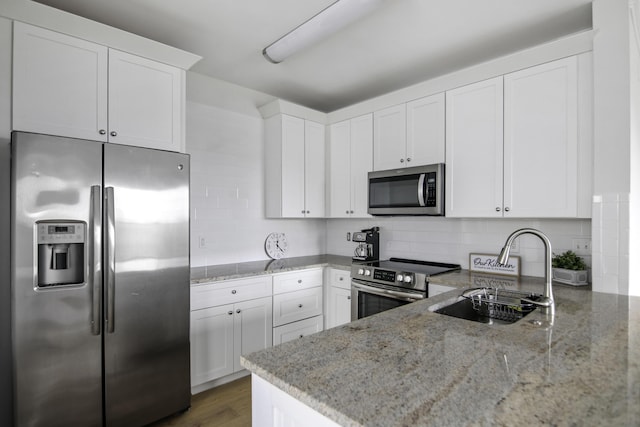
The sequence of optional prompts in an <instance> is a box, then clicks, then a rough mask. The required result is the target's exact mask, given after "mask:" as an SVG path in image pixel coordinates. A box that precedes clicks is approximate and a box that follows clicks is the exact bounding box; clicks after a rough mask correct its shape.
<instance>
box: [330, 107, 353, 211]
mask: <svg viewBox="0 0 640 427" xmlns="http://www.w3.org/2000/svg"><path fill="white" fill-rule="evenodd" d="M350 135H351V121H349V120H345V121H344V122H340V123H335V124H333V125H331V127H330V128H329V177H328V181H329V191H328V202H329V206H328V214H329V217H330V218H346V217H349V216H350V211H351V136H350Z"/></svg>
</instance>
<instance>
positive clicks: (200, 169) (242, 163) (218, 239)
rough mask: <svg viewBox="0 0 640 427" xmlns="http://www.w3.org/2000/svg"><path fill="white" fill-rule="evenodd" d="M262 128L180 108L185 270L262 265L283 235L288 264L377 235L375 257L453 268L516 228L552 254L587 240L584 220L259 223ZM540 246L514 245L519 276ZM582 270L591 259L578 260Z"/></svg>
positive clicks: (255, 120) (530, 267) (537, 269)
mask: <svg viewBox="0 0 640 427" xmlns="http://www.w3.org/2000/svg"><path fill="white" fill-rule="evenodd" d="M263 132H264V131H263V121H262V119H261V118H259V117H253V116H247V115H243V114H238V113H234V112H231V111H229V110H225V109H221V108H217V107H211V106H207V105H204V104H199V103H195V102H187V152H188V153H190V154H191V265H192V266H203V265H213V264H228V263H236V262H244V261H253V260H261V259H266V254H265V252H264V239H265V237H266V236H267V234H268V233H270V232H272V231H281V232H284V233H286V235H287V237H288V241H289V254H288V256H305V255H315V254H322V253H331V254H336V255H347V256H351V255H352V254H353V250H354V248H355V244H354V243H352V242H349V241H347V240H346V235H347V232H353V231H359V230H361V229H364V228H369V227H372V226H379V227H380V229H381V238H380V240H381V246H382V247H381V256H382V257H383V258H388V257H402V258H411V259H422V260H429V261H441V262H454V263H459V264H462V266H463V267H464V268H467V267H468V264H469V253H470V252H476V253H496V254H497V253H498V252H499V251H500V248H501V247H502V245H503V244H504V241H505V240H506V238H507V236H508V235H509V233H511V232H512V231H514V230H516V229H517V228H522V227H533V228H537V229H539V230H541V231H543V232H544V233H546V234H547V235H548V236H549V238H550V240H551V243H552V245H553V250H554V252H556V253H559V252H562V251H564V250H567V249H570V248H571V245H572V242H573V239H576V238H590V237H591V221H590V220H551V219H548V220H547V219H545V220H512V219H454V218H441V217H394V218H384V217H377V218H370V219H327V220H325V219H267V218H265V217H264V194H265V192H264V161H263V159H264V146H263ZM542 248H543V246H542V243H541V242H540V241H539V239H538V238H536V237H534V236H522V237H520V238H519V239H518V251H517V252H513V255H517V256H520V257H521V258H522V262H521V264H522V274H526V275H534V276H542V275H543V274H544V251H543V249H542ZM585 260H586V261H587V263H589V264H590V262H591V257H590V256H587V257H585Z"/></svg>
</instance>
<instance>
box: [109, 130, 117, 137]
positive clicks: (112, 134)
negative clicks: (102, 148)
mask: <svg viewBox="0 0 640 427" xmlns="http://www.w3.org/2000/svg"><path fill="white" fill-rule="evenodd" d="M109 135H111V136H118V132H116V131H115V130H112V131H111V132H110V133H109Z"/></svg>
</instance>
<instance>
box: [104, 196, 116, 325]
mask: <svg viewBox="0 0 640 427" xmlns="http://www.w3.org/2000/svg"><path fill="white" fill-rule="evenodd" d="M113 203H114V199H113V187H107V188H105V211H106V227H105V247H104V249H105V263H106V266H105V268H106V277H105V279H106V281H107V290H106V299H107V309H106V311H107V313H106V317H105V322H106V327H107V332H109V333H113V332H114V331H115V323H114V321H115V319H114V314H115V291H116V274H115V273H116V257H115V253H114V251H115V242H116V227H115V218H114V206H113Z"/></svg>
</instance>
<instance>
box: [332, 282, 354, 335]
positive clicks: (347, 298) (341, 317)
mask: <svg viewBox="0 0 640 427" xmlns="http://www.w3.org/2000/svg"><path fill="white" fill-rule="evenodd" d="M350 321H351V290H350V289H344V288H339V287H337V286H331V287H329V301H327V328H333V327H334V326H339V325H343V324H345V323H349V322H350Z"/></svg>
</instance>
